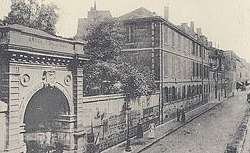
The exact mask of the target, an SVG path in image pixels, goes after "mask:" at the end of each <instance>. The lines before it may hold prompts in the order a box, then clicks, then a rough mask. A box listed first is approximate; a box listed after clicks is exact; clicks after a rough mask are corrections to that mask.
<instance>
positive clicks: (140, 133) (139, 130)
mask: <svg viewBox="0 0 250 153" xmlns="http://www.w3.org/2000/svg"><path fill="white" fill-rule="evenodd" d="M136 138H137V139H141V138H143V128H142V124H141V121H139V122H138V123H137V128H136Z"/></svg>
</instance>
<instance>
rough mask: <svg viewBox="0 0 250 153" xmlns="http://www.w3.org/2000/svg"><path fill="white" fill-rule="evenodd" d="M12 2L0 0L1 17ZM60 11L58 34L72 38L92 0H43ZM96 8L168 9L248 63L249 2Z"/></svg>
mask: <svg viewBox="0 0 250 153" xmlns="http://www.w3.org/2000/svg"><path fill="white" fill-rule="evenodd" d="M10 1H11V0H0V18H2V17H3V16H5V15H7V13H8V11H9V6H10ZM46 1H50V2H53V3H54V4H56V5H57V6H58V7H59V9H60V11H59V15H60V18H59V22H58V24H57V31H58V33H59V35H62V36H66V37H72V36H74V35H75V33H76V29H77V20H78V18H79V17H86V16H87V11H88V10H89V9H90V7H91V6H92V5H93V4H94V0H46ZM96 2H97V9H101V10H110V11H111V13H112V15H113V16H120V15H122V14H125V13H128V12H130V11H132V10H134V9H136V8H139V7H145V8H147V9H149V10H150V11H155V12H156V13H157V14H158V15H163V7H164V5H167V4H169V6H170V21H171V22H173V23H175V24H180V23H182V22H190V21H191V20H194V21H195V27H201V28H202V32H203V33H204V34H205V35H206V36H207V37H208V38H209V39H210V40H212V41H213V42H216V44H219V47H220V48H222V49H225V50H226V49H230V50H234V51H235V52H236V53H237V54H238V55H239V56H241V57H244V58H245V59H247V61H249V62H250V0H96Z"/></svg>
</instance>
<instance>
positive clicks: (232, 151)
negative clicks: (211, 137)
mask: <svg viewBox="0 0 250 153" xmlns="http://www.w3.org/2000/svg"><path fill="white" fill-rule="evenodd" d="M249 111H250V109H249V108H248V109H247V110H246V112H245V115H244V117H243V119H242V120H241V123H240V125H239V126H238V128H237V131H236V132H235V135H234V138H233V140H232V142H230V143H228V144H227V147H226V150H225V153H241V152H242V150H243V147H244V142H245V139H246V135H247V128H248V121H249V115H250V112H249Z"/></svg>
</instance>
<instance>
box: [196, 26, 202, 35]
mask: <svg viewBox="0 0 250 153" xmlns="http://www.w3.org/2000/svg"><path fill="white" fill-rule="evenodd" d="M196 32H197V34H198V36H201V35H202V32H201V28H196Z"/></svg>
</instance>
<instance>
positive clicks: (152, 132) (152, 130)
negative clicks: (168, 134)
mask: <svg viewBox="0 0 250 153" xmlns="http://www.w3.org/2000/svg"><path fill="white" fill-rule="evenodd" d="M148 137H149V138H150V139H154V138H155V124H154V123H151V124H150V129H149V134H148Z"/></svg>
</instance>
